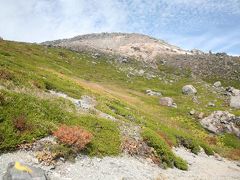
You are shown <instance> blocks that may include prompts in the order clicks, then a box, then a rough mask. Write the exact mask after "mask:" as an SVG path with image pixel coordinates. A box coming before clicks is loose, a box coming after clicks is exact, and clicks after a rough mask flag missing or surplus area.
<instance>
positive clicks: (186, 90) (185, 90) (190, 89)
mask: <svg viewBox="0 0 240 180" xmlns="http://www.w3.org/2000/svg"><path fill="white" fill-rule="evenodd" d="M182 93H183V94H186V95H190V94H196V93H197V90H196V89H195V87H193V85H186V86H183V88H182Z"/></svg>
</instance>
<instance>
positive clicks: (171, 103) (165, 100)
mask: <svg viewBox="0 0 240 180" xmlns="http://www.w3.org/2000/svg"><path fill="white" fill-rule="evenodd" d="M159 103H160V105H162V106H168V107H175V108H176V107H177V105H176V103H174V101H173V99H172V98H170V97H162V98H160V100H159Z"/></svg>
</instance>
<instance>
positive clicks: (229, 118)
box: [200, 111, 240, 137]
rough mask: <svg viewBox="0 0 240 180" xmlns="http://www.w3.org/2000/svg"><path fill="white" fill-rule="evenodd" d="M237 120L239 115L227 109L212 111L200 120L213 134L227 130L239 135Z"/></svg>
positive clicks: (238, 120)
mask: <svg viewBox="0 0 240 180" xmlns="http://www.w3.org/2000/svg"><path fill="white" fill-rule="evenodd" d="M239 122H240V118H239V117H236V116H235V115H233V114H230V113H229V112H227V111H214V112H213V113H212V114H211V115H210V116H208V117H206V118H204V119H202V120H201V121H200V123H201V125H202V126H203V127H204V128H206V129H208V130H209V131H211V132H213V133H215V134H220V133H225V132H227V133H233V134H235V135H236V136H239V137H240V129H239V126H238V124H239Z"/></svg>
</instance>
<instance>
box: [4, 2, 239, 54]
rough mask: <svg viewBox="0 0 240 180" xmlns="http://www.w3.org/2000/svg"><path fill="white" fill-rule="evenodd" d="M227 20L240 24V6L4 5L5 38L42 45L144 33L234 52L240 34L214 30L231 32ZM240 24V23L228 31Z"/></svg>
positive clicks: (17, 3) (121, 3)
mask: <svg viewBox="0 0 240 180" xmlns="http://www.w3.org/2000/svg"><path fill="white" fill-rule="evenodd" d="M225 16H229V17H231V16H235V17H239V18H240V0H194V1H193V0H171V1H169V0H88V1H87V0H24V1H23V0H0V22H1V26H0V36H3V38H6V39H10V40H18V41H29V42H33V41H36V42H41V41H45V40H53V39H59V38H68V37H72V36H75V35H79V34H85V33H93V32H113V31H117V32H138V33H145V34H149V35H152V36H155V37H158V38H163V39H167V40H170V42H172V43H174V44H177V45H179V46H183V47H185V48H189V49H191V48H195V47H197V48H201V49H204V50H207V49H217V50H228V49H229V48H231V47H233V46H235V45H236V44H238V43H237V41H239V38H240V37H239V35H238V34H240V33H239V29H238V31H236V32H235V31H234V30H233V32H231V31H228V32H227V33H225V32H224V31H225V30H222V34H214V32H215V30H216V29H214V28H213V29H210V27H218V26H219V27H220V26H226V24H228V23H229V22H228V21H229V20H231V19H228V18H225ZM237 24H240V20H239V22H236V26H235V27H228V29H231V28H232V29H234V28H235V29H236V28H239V27H240V26H239V25H237ZM205 26H206V27H205ZM208 26H209V28H208ZM204 28H205V29H204ZM196 32H198V34H196ZM219 44H222V46H221V47H220V46H219Z"/></svg>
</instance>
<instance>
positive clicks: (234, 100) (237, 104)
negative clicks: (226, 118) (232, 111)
mask: <svg viewBox="0 0 240 180" xmlns="http://www.w3.org/2000/svg"><path fill="white" fill-rule="evenodd" d="M230 107H232V108H236V109H240V95H238V96H231V98H230Z"/></svg>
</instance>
